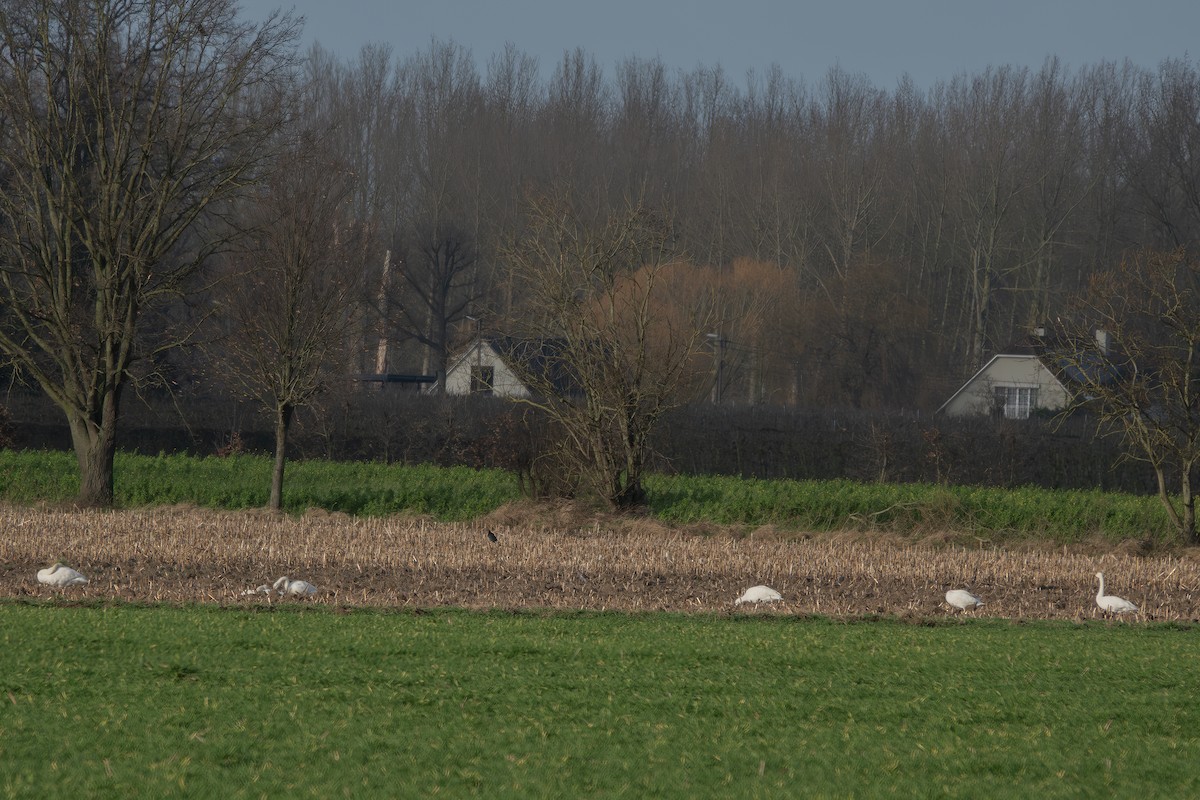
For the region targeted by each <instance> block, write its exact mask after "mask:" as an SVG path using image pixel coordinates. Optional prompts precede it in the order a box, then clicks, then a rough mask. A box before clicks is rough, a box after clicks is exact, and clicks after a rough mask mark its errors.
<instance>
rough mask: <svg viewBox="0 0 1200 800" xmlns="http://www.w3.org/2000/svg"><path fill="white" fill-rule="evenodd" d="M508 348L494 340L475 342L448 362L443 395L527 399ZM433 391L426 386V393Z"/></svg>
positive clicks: (524, 387) (525, 389)
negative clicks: (444, 393)
mask: <svg viewBox="0 0 1200 800" xmlns="http://www.w3.org/2000/svg"><path fill="white" fill-rule="evenodd" d="M512 363H513V360H512V356H511V352H510V348H508V347H506V346H505V344H504V342H503V340H501V339H498V338H483V339H476V340H475V341H473V342H471V344H470V345H468V346H467V348H466V349H465V350H463V351H462V352H461V353H459V354H458V355H456V356H455V357H454V358H452V359H451V361H450V365H449V366H448V367H447V368H446V394H452V395H465V394H478V395H483V396H486V397H528V396H529V394H530V392H529V389H528V387H526V386H525V384H524V383H523V382H522V381H521V379H520V378H518V377H517V375H516V372H514V370H513V368H512V366H510V364H512ZM431 390H434V387H427V388H426V389H425V391H426V392H429V391H431Z"/></svg>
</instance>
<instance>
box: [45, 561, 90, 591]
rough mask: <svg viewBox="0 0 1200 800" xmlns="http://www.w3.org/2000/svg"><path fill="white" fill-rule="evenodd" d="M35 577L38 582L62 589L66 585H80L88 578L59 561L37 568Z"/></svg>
mask: <svg viewBox="0 0 1200 800" xmlns="http://www.w3.org/2000/svg"><path fill="white" fill-rule="evenodd" d="M37 579H38V583H44V584H46V585H47V586H57V587H59V588H62V589H65V588H66V587H68V586H82V585H83V584H85V583H87V582H88V579H87V578H85V577H83V574H82V573H79V572H76V571H75V570H73V569H71V568H70V567H68V566H66V565H64V564H63V563H62V562H61V561H56V562H55V563H54V566H52V567H46V569H39V570H38V574H37Z"/></svg>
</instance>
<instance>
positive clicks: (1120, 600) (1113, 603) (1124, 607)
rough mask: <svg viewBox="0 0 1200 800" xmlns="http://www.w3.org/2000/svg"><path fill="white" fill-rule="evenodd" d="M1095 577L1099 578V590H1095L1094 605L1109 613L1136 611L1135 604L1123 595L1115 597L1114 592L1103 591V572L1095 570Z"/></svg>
mask: <svg viewBox="0 0 1200 800" xmlns="http://www.w3.org/2000/svg"><path fill="white" fill-rule="evenodd" d="M1096 577H1097V578H1099V579H1100V590H1099V591H1098V592H1096V605H1098V606H1100V608H1102V609H1104V610H1105V611H1107V612H1108V613H1110V614H1127V613H1129V612H1131V611H1137V606H1135V605H1134V604H1133V603H1131V602H1129V601H1128V600H1126V599H1125V598H1124V597H1117V596H1116V595H1115V594H1105V593H1104V573H1103V572H1097V573H1096Z"/></svg>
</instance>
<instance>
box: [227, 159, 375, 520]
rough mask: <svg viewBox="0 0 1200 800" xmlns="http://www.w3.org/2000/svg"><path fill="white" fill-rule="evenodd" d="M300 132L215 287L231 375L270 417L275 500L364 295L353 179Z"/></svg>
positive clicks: (339, 362) (339, 371)
mask: <svg viewBox="0 0 1200 800" xmlns="http://www.w3.org/2000/svg"><path fill="white" fill-rule="evenodd" d="M319 152H320V149H319V146H318V145H317V144H316V143H315V142H314V141H313V140H312V138H311V136H303V137H301V139H300V141H299V142H298V143H297V145H296V147H295V149H294V150H293V152H292V153H291V154H290V155H289V157H287V158H285V159H282V160H281V161H280V163H279V164H278V167H277V169H276V170H275V172H274V173H273V174H272V175H271V177H270V179H269V180H268V181H267V183H266V185H265V187H264V194H263V196H262V197H261V198H260V200H259V201H258V203H257V204H256V206H254V207H253V208H252V209H251V210H250V211H249V214H250V215H251V216H252V218H253V221H254V222H255V223H256V225H255V228H256V230H255V232H254V234H253V235H252V236H251V237H250V238H249V239H248V241H247V243H246V246H245V249H244V250H243V251H242V252H241V253H239V254H238V255H237V256H236V257H234V258H233V259H231V267H232V274H230V275H228V276H226V278H225V280H224V281H223V283H222V286H221V288H220V289H219V290H218V297H219V298H220V300H219V303H220V309H221V311H222V312H224V313H223V314H222V315H221V317H222V319H221V322H222V323H223V324H225V325H227V326H228V327H229V329H228V335H227V336H226V337H224V338H223V339H222V340H221V341H220V342H219V344H220V345H221V346H222V351H223V354H224V357H223V358H219V359H218V363H220V364H222V365H223V366H224V367H225V368H227V370H228V378H229V380H230V381H232V382H233V383H234V385H236V386H237V387H239V388H240V389H241V391H242V392H243V393H244V394H246V395H247V396H249V397H251V398H253V399H255V400H257V401H258V402H259V403H261V404H262V405H263V406H264V407H265V408H266V409H267V410H268V411H269V413H270V414H271V416H272V420H273V423H274V429H275V465H274V470H273V472H272V475H271V497H270V501H269V507H270V508H272V509H275V510H278V509H280V508H281V507H282V504H283V475H284V465H285V461H286V454H287V437H288V431H289V430H290V427H291V423H292V418H293V416H294V414H295V412H296V410H297V409H299V408H302V407H304V406H305V405H307V404H308V403H309V402H311V401H312V400H313V399H314V398H315V397H316V396H317V395H318V394H319V393H320V392H321V391H322V390H323V389H324V388H325V385H326V382H327V380H328V378H329V376H330V375H331V374H333V375H334V376H336V377H343V378H344V377H345V369H344V365H345V364H346V363H347V359H346V358H340V357H337V356H341V355H345V353H344V350H345V348H346V345H347V342H348V340H349V339H350V338H351V337H350V334H351V330H352V328H353V327H354V325H355V322H356V320H355V316H354V312H355V309H356V306H357V301H358V299H359V290H360V287H359V281H360V280H361V277H362V271H361V269H360V267H359V261H360V260H361V254H362V249H363V248H361V247H360V244H361V236H360V233H361V231H360V229H359V226H357V225H355V224H353V223H349V222H347V221H346V220H345V219H344V217H343V211H344V207H345V206H346V205H347V202H348V199H349V197H350V194H351V181H350V176H349V174H348V173H347V172H346V170H344V169H343V168H341V167H340V166H339V165H338V164H337V163H336V162H333V161H332V160H331V159H329V158H328V157H321V156H320V155H318V153H319Z"/></svg>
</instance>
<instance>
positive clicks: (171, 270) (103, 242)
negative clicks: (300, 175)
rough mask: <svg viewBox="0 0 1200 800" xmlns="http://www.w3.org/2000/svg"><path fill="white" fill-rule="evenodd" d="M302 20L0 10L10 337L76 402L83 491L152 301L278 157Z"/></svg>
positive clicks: (21, 0)
mask: <svg viewBox="0 0 1200 800" xmlns="http://www.w3.org/2000/svg"><path fill="white" fill-rule="evenodd" d="M297 32H298V23H297V22H296V21H294V20H293V19H292V18H291V17H289V16H272V17H271V18H269V19H268V20H267V21H266V22H265V23H263V24H261V25H249V24H246V23H243V22H241V21H239V20H238V18H237V5H236V4H235V3H234V2H233V0H188V1H187V2H184V1H183V0H165V1H164V2H159V3H143V2H136V0H10V1H9V2H5V3H4V4H3V6H2V7H0V119H3V121H4V124H3V126H0V182H2V184H3V189H2V190H0V226H2V228H0V249H2V251H3V256H2V258H0V352H2V353H3V354H4V356H5V357H6V358H7V359H8V360H10V361H11V362H12V363H14V364H15V365H16V366H17V367H18V368H19V369H20V370H21V371H22V372H23V373H25V374H26V375H28V376H30V377H32V378H33V380H35V381H36V382H37V383H38V384H39V385H40V386H41V388H42V389H43V390H44V391H45V392H46V394H47V395H48V396H49V397H50V398H51V399H52V400H53V401H54V402H55V403H56V404H57V405H58V406H59V407H60V408H61V409H62V410H63V412H64V413H65V414H66V417H67V422H68V424H69V426H70V429H71V437H72V441H73V443H74V448H75V453H76V457H77V460H78V464H79V471H80V491H79V501H80V502H81V503H83V504H86V505H109V504H111V503H112V499H113V455H114V452H115V449H116V432H117V419H118V416H119V408H120V400H121V394H122V391H123V389H125V387H126V386H127V384H128V382H129V380H130V375H131V368H132V367H133V365H134V364H135V362H136V361H137V360H138V359H139V358H141V357H145V356H148V355H150V354H152V353H153V352H154V350H155V349H156V348H161V347H165V346H167V345H169V344H171V342H170V341H163V340H162V338H161V337H159V338H158V340H157V341H153V340H146V339H143V338H142V337H141V336H140V334H143V333H145V331H144V326H143V325H142V320H143V317H144V312H146V311H147V310H148V309H149V308H151V307H154V306H156V305H158V304H161V303H162V302H164V301H166V300H168V299H170V298H172V297H176V296H178V295H179V294H181V293H183V292H185V291H186V290H187V282H188V279H189V277H190V276H192V275H193V274H194V272H195V271H196V270H197V269H198V267H199V266H200V265H201V264H203V263H204V261H205V259H206V257H207V256H208V255H209V254H210V253H211V252H212V251H213V250H214V249H215V248H217V247H219V246H220V244H221V242H222V236H221V235H220V233H219V232H218V231H217V230H216V229H215V228H213V227H212V226H209V227H207V228H203V229H201V228H202V226H203V223H204V222H205V221H206V219H208V216H207V215H208V212H211V211H214V210H216V209H218V208H219V207H222V206H224V205H225V204H226V203H227V202H228V201H229V200H231V199H232V198H233V197H234V196H235V195H236V194H238V193H239V192H240V191H241V190H242V189H243V188H245V187H246V186H247V185H248V184H249V183H251V182H253V181H254V180H255V179H256V175H257V171H258V169H259V167H260V165H262V164H263V163H264V161H265V160H266V159H267V158H268V157H269V156H270V155H271V151H272V148H273V147H274V145H275V140H276V137H275V136H274V134H275V132H276V131H277V130H278V129H279V128H280V126H281V124H282V121H283V116H284V115H283V113H282V108H283V106H282V104H281V102H280V98H281V97H282V92H283V90H284V89H285V88H286V83H287V81H288V79H289V77H290V68H291V60H292V58H293V56H294V52H295V47H294V42H295V39H296V35H297Z"/></svg>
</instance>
